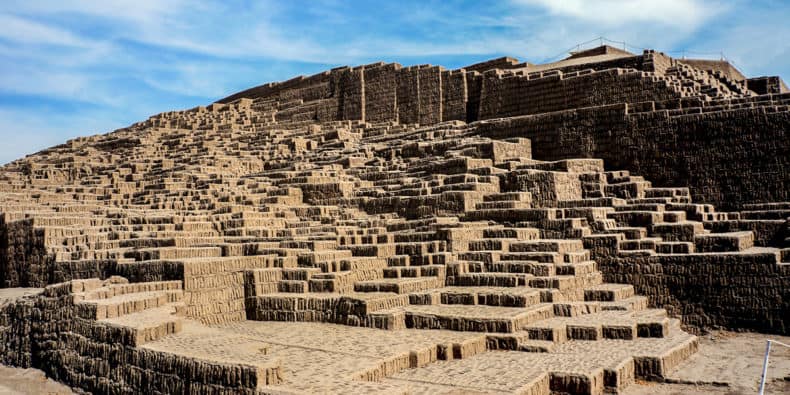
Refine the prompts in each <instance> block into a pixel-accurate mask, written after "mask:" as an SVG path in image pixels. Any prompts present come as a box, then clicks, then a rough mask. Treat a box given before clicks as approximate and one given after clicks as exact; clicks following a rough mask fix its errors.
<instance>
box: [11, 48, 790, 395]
mask: <svg viewBox="0 0 790 395" xmlns="http://www.w3.org/2000/svg"><path fill="white" fill-rule="evenodd" d="M789 132H790V91H788V88H787V87H786V85H785V84H784V82H783V81H782V80H781V79H780V78H778V77H757V78H748V77H746V76H744V75H743V74H742V73H741V72H740V71H738V70H737V69H736V68H734V67H733V66H732V65H731V64H729V63H728V62H726V61H723V60H717V61H712V60H691V59H676V58H672V57H669V56H667V55H665V54H663V53H661V52H658V51H653V50H646V51H644V52H643V53H641V54H633V53H628V52H625V51H622V50H619V49H615V48H612V47H609V46H601V47H597V48H593V49H589V50H584V51H579V52H576V53H572V54H571V55H570V56H569V57H568V58H566V59H564V60H561V61H558V62H555V63H550V64H540V65H536V64H530V63H522V62H519V61H518V60H516V59H513V58H500V59H494V60H491V61H488V62H484V63H478V64H474V65H470V66H468V67H464V68H461V69H457V70H449V69H445V68H443V67H440V66H431V65H417V66H410V67H403V66H401V65H399V64H385V63H374V64H367V65H363V66H357V67H340V68H335V69H332V70H329V71H326V72H323V73H320V74H316V75H313V76H309V77H303V76H300V77H296V78H293V79H291V80H288V81H283V82H277V83H268V84H265V85H261V86H258V87H255V88H252V89H249V90H246V91H243V92H239V93H237V94H234V95H232V96H229V97H227V98H225V99H222V100H219V101H217V102H215V103H212V104H210V105H207V106H201V107H197V108H192V109H189V110H184V111H170V112H164V113H161V114H158V115H155V116H152V117H150V118H149V119H147V120H144V121H142V122H138V123H135V124H133V125H131V126H129V127H126V128H123V129H120V130H116V131H114V132H112V133H108V134H103V135H95V136H89V137H80V138H76V139H73V140H69V141H67V142H65V143H63V144H61V145H58V146H54V147H51V148H49V149H46V150H43V151H41V152H38V153H36V154H33V155H29V156H27V157H25V158H22V159H19V160H16V161H14V162H11V163H9V164H7V165H5V166H3V167H0V287H2V289H0V363H1V364H4V365H9V366H17V367H34V368H37V369H41V370H43V371H44V372H45V373H46V375H47V376H48V377H51V378H52V379H54V380H57V381H59V382H61V383H65V384H66V385H68V386H70V387H72V388H73V389H74V390H75V391H78V392H90V393H111V394H116V393H151V394H157V393H198V394H237V393H238V394H292V393H336V394H345V393H398V394H403V393H430V394H435V393H521V394H531V395H539V394H550V393H570V394H601V393H622V391H624V390H625V389H626V388H627V387H628V386H629V385H630V384H632V383H634V381H635V380H645V381H651V380H652V381H661V380H663V379H664V378H665V377H666V376H667V374H668V373H669V372H671V371H672V370H673V369H675V368H676V367H678V366H679V365H680V364H682V363H683V362H684V361H686V360H687V358H689V357H690V356H692V355H693V354H694V353H695V352H696V351H697V348H698V339H697V335H700V334H702V333H705V332H706V331H708V330H711V329H715V328H728V329H735V330H748V331H758V332H763V333H771V334H779V335H788V334H790V203H789V202H787V201H790V170H789V169H790V135H788V133H789Z"/></svg>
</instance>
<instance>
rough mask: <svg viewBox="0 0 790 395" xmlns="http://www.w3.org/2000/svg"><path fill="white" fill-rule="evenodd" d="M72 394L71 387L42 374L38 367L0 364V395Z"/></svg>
mask: <svg viewBox="0 0 790 395" xmlns="http://www.w3.org/2000/svg"><path fill="white" fill-rule="evenodd" d="M11 394H14V395H16V394H30V395H34V394H35V395H38V394H48V395H49V394H57V395H67V394H68V395H70V394H73V392H72V391H71V389H70V388H69V387H67V386H65V385H63V384H60V383H58V382H56V381H53V380H52V379H48V378H47V377H46V376H44V372H42V371H40V370H38V369H19V368H11V367H8V366H3V365H0V395H11Z"/></svg>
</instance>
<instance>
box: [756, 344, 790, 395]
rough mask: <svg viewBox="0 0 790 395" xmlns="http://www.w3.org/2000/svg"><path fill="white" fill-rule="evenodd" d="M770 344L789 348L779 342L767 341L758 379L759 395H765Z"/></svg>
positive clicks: (788, 345) (789, 345) (787, 345)
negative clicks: (760, 375) (761, 370)
mask: <svg viewBox="0 0 790 395" xmlns="http://www.w3.org/2000/svg"><path fill="white" fill-rule="evenodd" d="M771 344H778V345H780V346H785V347H787V348H790V344H784V343H782V342H780V341H776V340H771V339H768V342H767V343H766V344H765V359H763V375H762V378H760V392H759V394H760V395H765V379H766V378H767V377H768V358H769V357H770V355H771Z"/></svg>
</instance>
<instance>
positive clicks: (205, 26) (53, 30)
mask: <svg viewBox="0 0 790 395" xmlns="http://www.w3.org/2000/svg"><path fill="white" fill-rule="evenodd" d="M788 16H790V2H786V1H730V2H723V1H705V0H685V1H684V0H661V1H658V0H651V1H647V0H624V1H614V0H599V1H595V0H562V1H552V0H507V1H491V2H483V1H451V0H444V1H434V0H419V1H410V0H399V1H382V2H374V1H334V0H312V1H301V0H291V1H268V0H261V1H240V0H225V1H194V0H189V1H188V0H74V1H69V0H22V1H17V0H3V1H2V2H1V3H0V26H2V28H1V29H0V164H1V163H5V162H8V161H11V160H13V159H16V158H18V157H22V156H24V155H26V154H30V153H33V152H36V151H38V150H40V149H43V148H46V147H49V146H52V145H55V144H59V143H61V142H63V141H65V140H66V139H69V138H72V137H76V136H83V135H92V134H97V133H105V132H109V131H112V130H114V129H116V128H120V127H123V126H127V125H129V124H131V123H134V122H136V121H139V120H143V119H146V118H147V117H148V116H150V115H153V114H156V113H159V112H163V111H168V110H174V109H184V108H190V107H194V106H196V105H200V104H208V103H211V102H212V101H214V100H217V99H219V98H221V97H224V96H226V95H228V94H230V93H233V92H236V91H239V90H242V89H245V88H249V87H252V86H256V85H260V84H262V83H265V82H269V81H279V80H284V79H288V78H291V77H293V76H296V75H299V74H307V75H309V74H313V73H316V72H319V71H322V70H325V69H327V68H330V67H335V66H338V65H345V64H362V63H369V62H373V61H378V60H384V61H389V62H399V63H401V64H404V65H409V64H423V63H431V64H440V65H443V66H445V67H448V68H455V67H460V66H463V65H466V64H470V63H474V62H477V61H481V60H485V59H489V58H492V57H497V56H503V55H508V56H514V57H517V58H519V59H521V60H526V61H530V62H533V63H543V62H546V61H553V60H558V59H559V58H561V57H563V56H564V54H565V53H564V51H565V50H567V49H568V48H571V47H573V46H575V45H576V44H578V43H581V42H585V41H588V40H590V39H593V38H595V37H599V36H604V37H608V38H610V39H612V40H619V41H625V42H627V43H628V44H629V45H632V46H634V47H637V48H654V49H658V50H662V51H665V52H671V53H670V54H671V55H673V56H680V52H678V51H681V50H686V51H687V52H686V53H687V54H688V56H690V57H692V56H695V55H696V57H706V58H710V57H717V55H716V54H717V53H719V52H720V51H723V52H724V54H725V56H726V57H727V58H728V59H730V60H731V61H732V62H733V63H734V64H735V65H736V66H738V67H739V68H740V69H741V70H742V71H743V72H745V73H746V74H747V75H750V76H757V75H780V76H782V77H783V78H784V79H785V80H786V81H787V80H788V79H789V78H788V77H790V40H788V37H790V24H788V23H787V18H788ZM632 51H638V49H632ZM694 51H696V52H701V53H702V52H704V53H705V54H696V53H693V52H694Z"/></svg>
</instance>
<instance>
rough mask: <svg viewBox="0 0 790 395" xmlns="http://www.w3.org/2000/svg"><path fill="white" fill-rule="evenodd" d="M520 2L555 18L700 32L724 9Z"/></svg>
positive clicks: (645, 0)
mask: <svg viewBox="0 0 790 395" xmlns="http://www.w3.org/2000/svg"><path fill="white" fill-rule="evenodd" d="M516 2H517V3H520V4H524V5H532V6H539V7H543V8H545V9H547V10H548V11H549V12H550V13H551V14H552V15H555V16H562V17H570V18H574V19H577V20H583V21H587V22H593V23H595V24H597V25H603V26H623V25H630V24H633V23H635V22H653V23H661V24H664V25H668V26H673V27H676V28H682V29H684V30H685V29H689V28H691V29H693V28H696V27H697V26H699V25H700V24H702V23H703V22H705V21H706V20H707V19H708V18H710V17H711V16H713V15H715V14H716V13H718V12H720V11H721V10H722V9H723V8H724V7H723V6H722V5H721V4H718V3H712V2H703V1H697V0H662V1H654V0H628V1H620V0H563V1H553V0H516Z"/></svg>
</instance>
